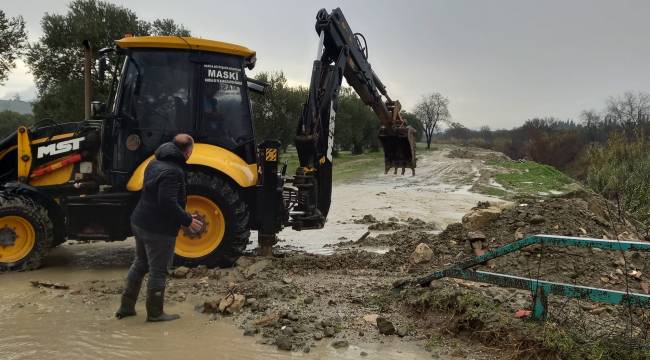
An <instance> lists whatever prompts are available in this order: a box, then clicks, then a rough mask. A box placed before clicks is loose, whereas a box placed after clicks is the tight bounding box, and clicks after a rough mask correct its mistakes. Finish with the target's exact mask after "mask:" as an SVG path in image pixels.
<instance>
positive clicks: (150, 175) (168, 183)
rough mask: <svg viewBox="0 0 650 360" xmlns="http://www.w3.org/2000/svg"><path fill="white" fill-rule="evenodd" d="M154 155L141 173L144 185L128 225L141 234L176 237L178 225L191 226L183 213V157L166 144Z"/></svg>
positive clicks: (176, 148)
mask: <svg viewBox="0 0 650 360" xmlns="http://www.w3.org/2000/svg"><path fill="white" fill-rule="evenodd" d="M155 156H156V158H155V159H154V160H152V161H151V162H150V163H149V165H147V168H146V169H145V171H144V186H143V187H142V192H141V194H140V201H139V202H138V205H137V206H136V207H135V210H134V211H133V214H132V215H131V223H132V224H133V225H135V226H137V227H139V228H140V229H143V230H145V231H150V232H153V233H158V234H163V235H171V236H176V235H177V234H178V229H179V228H180V227H181V225H182V226H189V225H190V223H192V216H191V215H190V214H189V213H187V211H185V203H186V201H187V194H186V192H185V170H184V168H185V157H184V156H183V153H182V152H181V150H180V149H179V148H178V147H177V146H176V145H174V144H173V143H170V142H168V143H164V144H162V145H160V147H159V148H158V149H157V150H156V153H155Z"/></svg>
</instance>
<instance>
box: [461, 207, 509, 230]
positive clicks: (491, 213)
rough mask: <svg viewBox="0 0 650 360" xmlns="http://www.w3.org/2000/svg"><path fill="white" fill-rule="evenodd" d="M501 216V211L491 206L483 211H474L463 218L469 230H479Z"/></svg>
mask: <svg viewBox="0 0 650 360" xmlns="http://www.w3.org/2000/svg"><path fill="white" fill-rule="evenodd" d="M499 216H501V209H499V208H498V207H496V206H489V207H487V208H483V209H473V210H472V211H471V212H469V213H467V214H465V216H463V220H462V221H463V225H464V226H465V228H467V229H468V230H479V229H481V228H483V227H484V226H486V225H487V224H489V223H490V222H492V221H494V220H496V219H498V218H499Z"/></svg>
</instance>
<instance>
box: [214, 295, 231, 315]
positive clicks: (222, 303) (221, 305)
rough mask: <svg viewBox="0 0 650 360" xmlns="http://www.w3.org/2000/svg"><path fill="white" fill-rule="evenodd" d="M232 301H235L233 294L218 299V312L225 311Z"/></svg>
mask: <svg viewBox="0 0 650 360" xmlns="http://www.w3.org/2000/svg"><path fill="white" fill-rule="evenodd" d="M233 301H235V298H234V297H233V296H226V297H225V298H223V299H221V301H219V308H218V309H219V312H220V313H223V312H225V311H226V309H227V308H228V307H229V306H230V305H232V303H233Z"/></svg>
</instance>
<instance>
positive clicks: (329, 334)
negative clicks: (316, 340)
mask: <svg viewBox="0 0 650 360" xmlns="http://www.w3.org/2000/svg"><path fill="white" fill-rule="evenodd" d="M323 334H324V335H325V337H334V335H336V330H334V328H333V327H331V326H327V327H325V329H324V333H323Z"/></svg>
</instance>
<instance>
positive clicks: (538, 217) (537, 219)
mask: <svg viewBox="0 0 650 360" xmlns="http://www.w3.org/2000/svg"><path fill="white" fill-rule="evenodd" d="M545 221H546V219H545V218H544V217H543V216H542V215H533V217H531V218H530V223H531V224H535V225H537V224H541V223H543V222H545Z"/></svg>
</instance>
